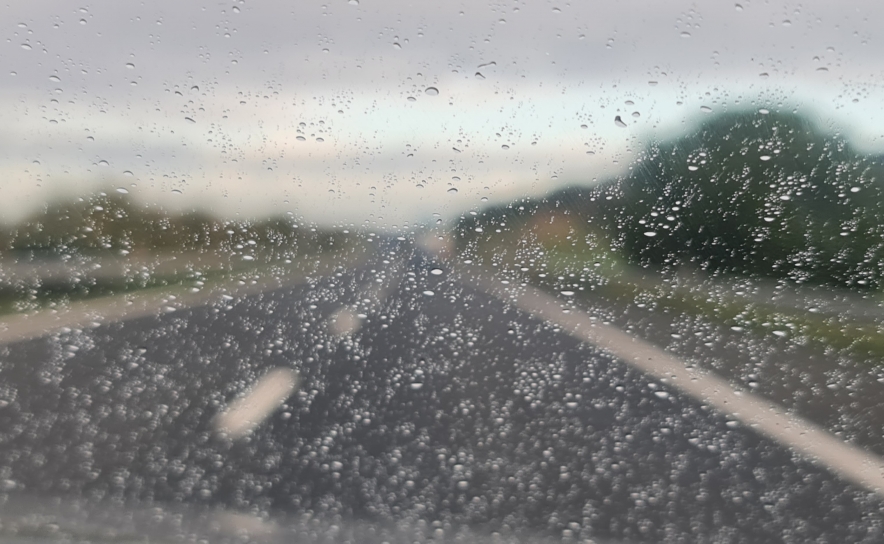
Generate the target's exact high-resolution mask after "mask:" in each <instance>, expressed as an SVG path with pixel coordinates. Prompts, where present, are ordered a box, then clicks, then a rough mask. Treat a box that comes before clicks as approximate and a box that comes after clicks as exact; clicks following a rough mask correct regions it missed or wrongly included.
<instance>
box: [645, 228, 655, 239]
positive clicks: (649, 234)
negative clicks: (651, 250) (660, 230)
mask: <svg viewBox="0 0 884 544" xmlns="http://www.w3.org/2000/svg"><path fill="white" fill-rule="evenodd" d="M645 236H647V237H648V238H653V237H654V236H657V233H656V232H654V231H652V230H649V231H647V232H645Z"/></svg>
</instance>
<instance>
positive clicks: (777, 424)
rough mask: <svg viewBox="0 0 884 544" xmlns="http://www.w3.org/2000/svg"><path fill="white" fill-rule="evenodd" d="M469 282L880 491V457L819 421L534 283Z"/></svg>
mask: <svg viewBox="0 0 884 544" xmlns="http://www.w3.org/2000/svg"><path fill="white" fill-rule="evenodd" d="M462 277H464V278H467V277H468V278H469V280H470V282H471V283H472V284H473V285H476V286H478V287H480V288H481V289H482V290H484V291H485V292H487V293H488V294H490V295H492V296H494V297H496V298H498V299H500V300H503V301H505V302H510V303H512V304H514V305H515V306H516V307H518V308H519V309H521V310H523V311H525V312H527V313H529V314H531V315H533V316H535V317H539V318H541V319H543V320H545V321H548V322H550V323H553V324H555V325H558V326H559V327H561V328H562V329H563V330H564V331H567V332H568V333H569V334H571V335H572V336H574V337H575V338H578V339H580V340H583V341H585V342H589V343H591V344H594V345H596V346H598V347H600V348H602V349H605V350H607V351H608V352H610V353H611V354H613V355H614V356H616V357H618V358H619V359H622V360H623V361H625V362H626V363H629V364H631V365H632V366H634V367H636V368H638V369H639V370H641V371H642V372H644V373H646V374H649V375H651V376H654V377H655V378H657V379H660V380H661V381H665V382H666V383H669V384H672V385H673V386H675V387H677V388H679V389H680V390H682V391H683V392H685V393H687V394H688V395H691V396H692V397H694V398H696V399H699V400H700V401H702V402H706V403H708V404H710V405H712V406H714V407H715V408H716V409H718V410H719V411H721V412H723V413H725V414H727V415H730V416H732V417H734V418H735V419H737V420H740V421H742V422H743V423H744V424H746V425H748V426H749V427H751V428H753V429H755V430H756V431H758V432H760V433H761V434H763V435H765V436H767V437H769V438H772V439H773V440H775V441H777V442H779V443H780V444H783V445H785V446H787V447H789V448H791V449H792V450H793V451H795V452H796V453H798V454H799V455H801V456H803V457H805V458H807V459H809V460H811V461H813V462H815V463H817V464H819V465H822V466H823V467H826V468H828V469H829V470H831V471H832V472H834V473H835V474H837V475H839V476H841V477H842V478H844V479H845V480H848V481H850V482H852V483H854V484H857V485H860V486H862V487H865V488H866V489H869V490H871V491H874V492H876V493H878V494H879V495H882V496H884V459H881V458H880V457H878V456H877V455H875V454H872V453H869V452H867V451H865V450H863V449H861V448H858V447H856V446H853V445H851V444H848V443H846V442H843V441H842V440H840V439H839V438H837V437H835V436H833V435H832V434H831V433H829V432H828V431H826V430H825V429H823V428H822V427H820V426H818V425H816V424H814V423H811V422H810V421H807V420H805V419H803V418H801V417H798V416H795V415H792V414H789V413H787V412H786V410H785V409H784V408H783V407H781V406H779V405H777V404H775V403H773V402H769V401H767V400H764V399H762V398H759V397H758V396H756V395H753V394H752V393H749V392H746V391H740V390H738V389H735V388H734V387H732V386H731V385H730V384H729V383H728V382H727V381H725V380H723V379H721V378H719V377H717V376H715V375H713V374H711V373H707V372H703V371H699V370H695V369H691V368H689V367H687V366H686V365H685V364H684V363H683V362H682V361H680V360H678V359H676V358H675V357H673V356H672V355H670V354H668V353H666V352H665V351H663V350H662V349H660V348H658V347H656V346H654V345H652V344H650V343H648V342H645V341H644V340H641V339H639V338H636V337H634V336H630V335H629V334H626V333H625V332H623V331H621V330H619V329H617V328H616V327H613V326H611V325H605V324H602V323H599V322H597V321H595V320H593V319H592V318H591V317H590V316H589V315H587V314H585V313H583V312H580V311H578V310H575V309H571V310H570V312H569V313H565V312H564V308H563V304H562V302H563V301H561V300H559V299H556V298H555V297H552V296H550V295H548V294H546V293H544V292H542V291H540V290H538V289H535V288H533V287H523V288H522V290H521V292H519V293H517V292H515V291H513V290H503V289H501V288H500V286H499V285H497V284H496V283H493V282H491V281H490V280H488V279H487V278H485V277H480V276H477V275H473V274H467V275H464V276H462Z"/></svg>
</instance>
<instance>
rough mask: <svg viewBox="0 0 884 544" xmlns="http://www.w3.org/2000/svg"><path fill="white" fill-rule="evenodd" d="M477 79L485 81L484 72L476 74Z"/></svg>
mask: <svg viewBox="0 0 884 544" xmlns="http://www.w3.org/2000/svg"><path fill="white" fill-rule="evenodd" d="M476 79H485V76H483V75H482V72H476Z"/></svg>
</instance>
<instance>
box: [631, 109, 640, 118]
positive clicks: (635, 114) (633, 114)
mask: <svg viewBox="0 0 884 544" xmlns="http://www.w3.org/2000/svg"><path fill="white" fill-rule="evenodd" d="M632 116H633V117H635V118H636V119H638V118H639V117H641V116H642V114H640V113H639V112H637V111H634V112H632Z"/></svg>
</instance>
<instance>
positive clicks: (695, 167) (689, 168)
mask: <svg viewBox="0 0 884 544" xmlns="http://www.w3.org/2000/svg"><path fill="white" fill-rule="evenodd" d="M699 169H700V167H699V166H694V165H693V164H692V165H690V166H688V170H690V171H691V172H696V171H697V170H699Z"/></svg>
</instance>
